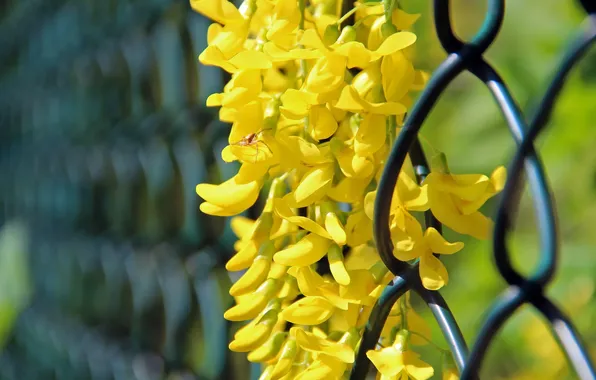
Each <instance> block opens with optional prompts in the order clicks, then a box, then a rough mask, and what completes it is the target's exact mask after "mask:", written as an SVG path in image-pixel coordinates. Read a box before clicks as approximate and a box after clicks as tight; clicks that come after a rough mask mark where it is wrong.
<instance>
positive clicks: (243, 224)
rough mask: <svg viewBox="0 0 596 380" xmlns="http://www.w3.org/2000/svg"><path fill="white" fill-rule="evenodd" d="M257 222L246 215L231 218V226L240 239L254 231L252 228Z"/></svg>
mask: <svg viewBox="0 0 596 380" xmlns="http://www.w3.org/2000/svg"><path fill="white" fill-rule="evenodd" d="M255 222H256V221H255V220H252V219H249V218H247V217H245V216H235V217H233V218H232V219H230V227H231V228H232V232H234V234H235V235H236V236H237V237H238V238H239V239H242V237H243V236H247V235H248V234H250V233H252V230H253V229H254V227H255Z"/></svg>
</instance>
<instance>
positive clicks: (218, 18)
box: [191, 0, 505, 379]
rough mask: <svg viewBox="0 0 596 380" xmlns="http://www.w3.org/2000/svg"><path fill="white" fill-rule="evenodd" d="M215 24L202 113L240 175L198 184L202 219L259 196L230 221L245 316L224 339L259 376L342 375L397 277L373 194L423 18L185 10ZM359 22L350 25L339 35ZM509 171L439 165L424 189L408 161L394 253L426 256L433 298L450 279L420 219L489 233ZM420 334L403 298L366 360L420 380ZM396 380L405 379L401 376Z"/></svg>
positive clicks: (412, 81)
mask: <svg viewBox="0 0 596 380" xmlns="http://www.w3.org/2000/svg"><path fill="white" fill-rule="evenodd" d="M191 4H192V6H193V8H194V9H195V10H197V11H198V12H200V13H202V14H203V15H205V16H207V17H209V18H211V19H212V20H213V21H215V22H216V23H214V24H212V25H211V26H210V28H209V31H208V34H207V40H208V45H209V46H208V47H207V48H206V49H205V51H203V52H202V53H201V55H200V56H199V60H200V62H201V63H203V64H205V65H215V66H218V67H221V68H222V69H223V70H225V71H227V72H228V73H230V74H231V80H230V81H229V82H228V83H227V85H226V86H225V88H224V91H223V92H222V93H219V94H213V95H211V96H210V97H209V98H208V100H207V105H208V106H218V107H220V111H219V116H220V119H221V120H222V121H225V122H228V123H230V124H231V125H232V127H231V130H230V134H229V145H228V146H227V147H226V148H225V149H224V150H223V152H222V158H223V159H224V160H225V161H226V162H233V161H239V162H240V164H241V166H240V169H239V172H238V174H236V175H235V176H234V177H233V178H231V179H229V180H228V181H226V182H224V183H222V184H219V185H213V184H199V185H198V186H197V193H198V194H199V196H200V197H201V198H203V200H204V203H202V204H201V210H202V211H203V212H204V213H206V214H210V215H218V216H235V215H238V214H240V213H242V212H243V211H245V210H247V209H248V208H250V207H252V206H253V205H254V204H255V203H256V201H257V199H258V198H259V195H260V194H261V193H262V192H263V191H264V192H265V193H266V194H267V196H266V200H265V205H264V208H263V210H262V212H261V215H260V216H259V218H258V219H257V220H255V221H253V220H249V219H247V218H245V217H242V216H237V217H235V218H234V219H232V228H233V230H234V232H235V233H236V234H237V236H238V237H239V240H238V242H237V243H236V246H235V248H236V250H237V253H236V254H235V255H234V256H233V257H232V258H231V259H230V261H229V262H228V263H227V265H226V268H227V269H228V270H230V271H244V273H243V274H242V276H241V277H240V279H239V280H238V281H237V282H236V283H235V284H234V285H233V286H232V287H231V289H230V294H231V295H232V296H234V297H235V299H236V302H237V304H236V305H235V306H234V307H232V308H231V309H229V310H228V311H226V313H225V315H224V316H225V318H226V319H228V320H231V321H250V322H248V324H246V325H245V326H243V327H242V328H241V329H240V330H239V331H238V332H237V333H236V335H235V336H234V340H233V341H232V342H231V343H230V349H232V350H234V351H240V352H248V360H250V361H251V362H259V363H264V364H265V366H264V371H263V375H262V379H323V378H330V379H340V378H344V376H345V375H347V374H348V373H349V370H350V368H351V366H352V365H353V362H354V356H355V350H356V348H357V346H358V344H359V341H360V338H361V334H362V330H363V326H364V325H365V323H366V321H367V319H368V317H369V315H370V312H371V310H372V306H373V305H374V303H375V302H376V300H377V298H378V297H379V296H380V294H381V292H382V290H383V289H384V287H385V286H387V284H388V283H389V282H390V281H391V278H392V274H391V273H390V272H389V271H388V269H387V268H386V267H385V265H384V264H383V262H382V261H381V260H380V258H379V255H378V253H377V251H376V250H375V245H374V241H373V236H372V218H373V207H374V200H375V196H376V184H377V182H378V180H379V176H380V174H381V172H382V170H383V167H384V162H385V159H386V157H387V155H388V152H389V149H390V146H391V145H392V143H393V140H394V138H395V135H396V133H397V132H398V131H399V128H400V125H401V123H402V120H403V117H404V115H405V113H406V111H407V108H408V107H409V106H410V105H411V103H412V100H411V92H412V91H417V90H420V89H421V88H423V86H424V83H425V79H426V74H425V73H423V72H421V71H418V70H416V69H415V68H414V66H413V64H412V62H411V60H410V58H409V57H410V54H411V49H412V46H413V45H414V43H415V42H416V36H415V35H414V34H413V33H412V32H410V31H409V30H410V29H411V26H412V24H413V23H414V22H415V21H416V19H417V18H418V16H417V15H411V14H408V13H406V12H404V11H403V10H401V9H398V8H397V2H396V1H393V2H385V3H383V4H381V3H379V2H362V3H361V2H356V3H355V4H354V7H353V8H352V10H350V11H349V12H347V13H346V14H345V15H340V10H341V9H342V7H343V6H342V3H341V2H337V1H334V0H316V1H315V0H313V1H311V2H310V3H306V2H305V1H304V0H245V1H244V2H243V3H242V4H241V5H240V7H238V8H236V7H235V6H234V5H233V4H232V3H230V2H228V1H227V0H191ZM350 17H353V19H354V22H352V23H351V25H347V26H343V25H344V24H345V23H346V21H347V20H348V19H349V18H350ZM504 177H505V173H504V170H503V168H499V169H497V170H495V172H494V173H493V174H492V175H491V177H490V178H489V177H487V176H484V175H453V174H450V173H449V171H448V170H446V168H444V167H443V168H440V170H436V171H433V172H432V173H431V174H430V175H429V176H428V177H427V178H426V180H425V181H424V182H423V183H422V184H418V183H417V182H416V181H415V179H414V178H415V177H414V175H413V171H412V170H411V168H408V167H406V168H405V169H404V170H403V171H402V172H401V173H400V175H399V178H398V184H397V187H396V190H395V192H394V195H393V201H392V206H391V218H390V228H391V233H392V238H393V241H394V246H395V251H394V255H395V256H396V257H397V258H398V259H400V260H404V261H410V260H417V259H419V260H420V276H421V279H422V283H423V285H424V286H425V287H427V288H428V289H439V288H441V287H442V286H443V285H445V284H446V283H447V281H448V275H447V271H446V269H445V267H444V265H443V264H442V263H441V261H440V260H439V259H438V258H437V257H436V256H435V255H434V254H453V253H455V252H457V251H459V250H461V249H462V247H463V244H462V243H459V242H457V243H449V242H447V241H446V240H445V239H444V238H443V237H442V235H441V234H440V233H439V232H438V231H437V230H435V229H433V228H427V229H425V228H423V226H422V225H421V224H420V223H419V222H418V220H417V218H416V216H417V214H419V213H420V212H424V211H428V210H429V209H430V210H431V211H432V212H433V214H434V215H435V216H436V217H437V219H439V221H441V222H442V223H444V224H445V225H446V226H448V227H450V228H451V229H453V230H455V231H457V232H459V233H462V234H468V235H471V236H474V237H477V238H486V237H487V234H488V232H489V230H490V228H491V221H490V220H489V219H488V218H486V217H485V216H484V215H482V214H481V213H480V212H479V211H478V210H479V208H480V207H481V206H482V205H483V204H484V202H485V201H486V200H487V199H488V198H490V197H491V196H493V195H494V194H496V193H497V192H498V191H500V190H501V188H502V187H503V182H504ZM429 335H430V332H429V330H428V327H427V326H426V325H425V323H424V321H423V320H422V319H421V318H420V316H418V315H417V314H416V313H415V311H414V310H413V309H412V307H411V305H410V303H409V300H408V299H406V297H403V299H402V300H401V301H400V302H398V303H396V305H395V306H394V308H393V310H392V312H391V314H390V316H389V319H388V321H387V324H386V326H385V329H384V331H383V333H382V338H381V341H380V344H381V345H382V346H384V347H385V348H382V349H380V350H378V351H371V352H369V353H368V357H369V358H370V360H371V361H372V362H373V363H374V364H375V366H376V367H377V369H378V371H379V374H380V375H379V376H380V377H381V378H382V379H394V378H402V379H403V378H405V377H408V376H410V377H412V378H416V379H427V378H429V377H430V376H432V374H433V369H432V367H430V366H429V365H427V364H426V363H424V362H423V361H422V360H420V359H419V358H418V355H417V354H416V353H415V352H414V351H412V349H411V347H412V345H417V344H425V343H428V341H429V339H430V336H429ZM404 376H405V377H404Z"/></svg>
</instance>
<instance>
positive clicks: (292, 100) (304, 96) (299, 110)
mask: <svg viewBox="0 0 596 380" xmlns="http://www.w3.org/2000/svg"><path fill="white" fill-rule="evenodd" d="M281 103H282V107H281V108H280V110H281V111H282V112H285V113H286V114H288V116H292V117H293V118H303V117H305V116H306V115H308V111H309V109H310V107H311V106H312V105H313V104H315V103H316V95H315V94H313V93H310V92H306V91H300V90H295V89H288V90H286V92H284V93H283V94H282V96H281Z"/></svg>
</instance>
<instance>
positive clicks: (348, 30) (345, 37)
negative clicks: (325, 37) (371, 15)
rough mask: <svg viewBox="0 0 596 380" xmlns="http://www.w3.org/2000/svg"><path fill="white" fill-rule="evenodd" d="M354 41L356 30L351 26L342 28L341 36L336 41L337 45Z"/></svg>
mask: <svg viewBox="0 0 596 380" xmlns="http://www.w3.org/2000/svg"><path fill="white" fill-rule="evenodd" d="M350 41H356V28H354V27H353V26H351V25H347V26H344V28H343V29H342V30H341V34H340V35H339V38H338V39H337V43H338V44H345V43H346V42H350Z"/></svg>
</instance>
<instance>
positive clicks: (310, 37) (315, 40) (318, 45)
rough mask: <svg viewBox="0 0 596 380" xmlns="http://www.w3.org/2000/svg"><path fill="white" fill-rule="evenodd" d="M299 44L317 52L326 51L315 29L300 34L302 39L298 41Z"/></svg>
mask: <svg viewBox="0 0 596 380" xmlns="http://www.w3.org/2000/svg"><path fill="white" fill-rule="evenodd" d="M300 44H301V45H304V46H306V47H311V48H315V49H319V50H323V51H326V50H327V47H326V46H325V44H324V43H323V40H322V39H321V37H319V35H318V33H317V31H316V30H315V29H307V30H305V31H304V33H303V34H302V38H301V39H300Z"/></svg>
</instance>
